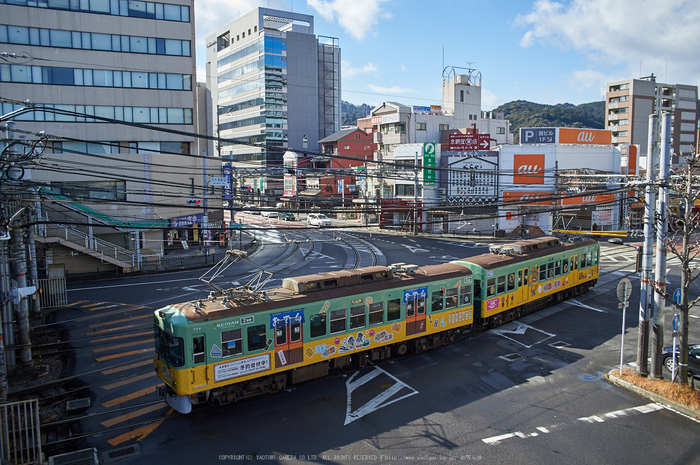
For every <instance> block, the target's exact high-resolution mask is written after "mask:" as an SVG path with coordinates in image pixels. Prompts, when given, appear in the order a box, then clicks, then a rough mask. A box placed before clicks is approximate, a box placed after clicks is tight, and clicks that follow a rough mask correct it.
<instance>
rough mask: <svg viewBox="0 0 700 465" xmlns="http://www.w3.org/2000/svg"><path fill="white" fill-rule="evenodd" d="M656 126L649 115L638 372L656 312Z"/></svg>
mask: <svg viewBox="0 0 700 465" xmlns="http://www.w3.org/2000/svg"><path fill="white" fill-rule="evenodd" d="M655 128H656V115H655V114H652V115H649V139H648V144H647V150H648V151H647V186H646V189H645V192H644V201H645V204H644V246H643V252H642V255H643V260H642V273H641V279H640V294H639V336H638V339H637V369H638V370H639V374H641V375H645V376H646V375H647V374H648V373H649V369H648V361H647V358H648V355H647V354H648V353H649V319H650V317H651V315H652V314H653V312H654V304H653V299H652V294H651V292H652V291H653V284H652V283H653V277H652V274H651V270H652V263H653V243H654V206H655V205H654V204H655V202H656V194H655V192H654V186H653V185H652V184H653V183H654V180H655V173H654V132H655Z"/></svg>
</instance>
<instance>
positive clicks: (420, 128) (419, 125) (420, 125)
mask: <svg viewBox="0 0 700 465" xmlns="http://www.w3.org/2000/svg"><path fill="white" fill-rule="evenodd" d="M425 127H426V124H425V123H416V131H425V130H426V129H425Z"/></svg>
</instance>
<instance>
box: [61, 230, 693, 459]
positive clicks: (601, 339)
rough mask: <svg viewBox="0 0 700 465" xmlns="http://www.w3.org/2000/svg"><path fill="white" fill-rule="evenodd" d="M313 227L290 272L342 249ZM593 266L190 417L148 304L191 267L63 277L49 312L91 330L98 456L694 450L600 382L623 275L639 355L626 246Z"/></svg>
mask: <svg viewBox="0 0 700 465" xmlns="http://www.w3.org/2000/svg"><path fill="white" fill-rule="evenodd" d="M314 234H316V235H317V236H313V237H312V239H314V240H315V242H314V245H313V249H311V248H310V247H311V245H310V243H302V244H300V251H299V252H297V254H298V255H300V256H301V255H303V254H305V253H307V252H308V255H307V257H306V259H304V260H302V261H300V262H299V263H297V264H296V265H295V266H293V267H292V268H290V269H289V270H288V271H286V272H289V273H293V274H306V273H315V272H319V271H322V270H323V271H327V270H329V269H334V267H342V266H343V265H344V264H345V263H347V262H348V260H349V259H350V258H351V255H352V254H351V251H350V250H349V249H348V247H347V246H344V245H343V244H341V243H338V241H337V240H336V239H335V238H334V237H333V235H332V234H333V233H331V232H329V231H318V232H314ZM329 234H330V236H328V235H329ZM351 234H353V235H357V237H358V238H359V239H362V240H365V241H367V242H369V243H371V244H373V245H374V247H375V248H376V249H377V250H378V251H379V252H380V253H379V257H378V259H379V260H383V261H385V262H386V263H395V262H406V263H414V264H417V265H424V264H429V263H436V262H442V261H447V260H451V259H455V258H460V257H466V256H469V255H473V254H475V253H482V252H484V251H485V245H486V244H487V243H488V239H485V240H484V242H483V243H480V244H474V243H472V242H466V241H458V242H453V241H450V240H448V239H446V238H422V237H419V238H414V237H402V236H395V235H379V234H372V237H369V235H365V233H359V232H354V233H351ZM268 235H269V237H268ZM260 237H261V239H263V236H262V235H261V236H260ZM280 237H281V236H279V235H278V234H277V233H276V232H274V231H270V232H266V233H265V237H264V239H265V240H267V241H268V244H267V245H266V246H265V247H263V250H261V251H260V252H259V254H255V256H254V258H255V260H256V262H259V263H265V262H267V261H268V260H272V259H273V257H275V256H279V255H280V254H281V249H282V246H281V244H282V242H283V241H281V240H275V238H277V239H280ZM324 238H325V239H324ZM290 263H291V261H290ZM669 268H670V273H669V282H670V286H671V287H673V286H677V285H678V275H677V270H676V268H674V264H673V263H672V262H671V263H670V264H669ZM251 269H252V268H251ZM601 269H602V276H601V279H600V281H599V284H598V285H597V286H596V287H595V288H594V289H593V290H591V291H590V292H589V293H588V294H586V295H584V296H580V297H579V298H578V299H577V300H569V301H566V302H563V303H560V304H558V305H556V306H553V307H550V308H548V309H545V310H543V311H540V312H538V313H536V314H534V315H529V316H527V317H525V318H523V319H521V320H519V321H517V322H512V323H509V324H506V325H504V326H501V327H499V328H497V329H495V330H490V331H485V332H479V333H474V334H473V335H471V336H470V337H468V338H466V339H464V340H461V341H458V342H456V343H454V344H452V345H449V346H446V347H442V348H439V349H436V350H433V351H429V352H427V353H424V354H419V355H407V356H404V357H401V358H397V359H394V360H392V361H389V362H383V363H381V364H379V365H378V366H374V365H370V366H368V367H366V368H364V369H362V370H350V371H348V372H345V373H343V374H335V375H332V376H329V377H326V378H323V379H319V380H315V381H312V382H309V383H305V384H302V385H298V386H295V387H294V388H293V389H290V390H288V391H286V392H283V393H279V394H275V395H268V396H262V397H257V398H253V399H250V400H247V401H243V402H240V403H238V404H233V405H229V406H225V407H205V408H198V409H195V411H193V412H192V413H191V414H189V415H179V414H177V413H173V412H172V411H171V410H170V409H169V407H168V406H167V405H163V404H162V403H159V401H160V399H159V398H158V397H157V396H156V394H155V386H156V385H157V384H159V383H158V379H157V378H156V377H155V375H154V374H153V371H152V367H151V366H149V364H148V363H149V362H148V360H149V358H150V356H152V343H151V342H150V338H151V336H150V331H151V329H150V320H151V317H150V315H151V314H152V311H153V310H155V309H156V308H158V307H159V306H161V305H164V304H165V303H171V302H178V301H182V300H189V299H192V298H195V297H197V298H201V296H205V295H206V293H207V292H208V289H207V286H206V285H204V284H203V283H201V282H199V281H198V280H197V279H196V278H197V277H198V276H199V275H201V273H202V272H191V271H190V272H180V273H170V274H167V275H157V276H150V277H145V278H143V277H142V278H138V279H132V278H127V279H124V280H118V281H114V282H102V283H90V284H77V285H72V286H71V290H70V292H69V299H70V300H71V301H73V302H75V305H74V307H73V308H72V309H71V310H69V311H65V312H64V314H63V315H59V316H60V317H61V318H64V321H66V320H72V322H71V323H66V325H67V326H68V327H69V332H70V337H71V338H72V339H74V340H75V341H78V340H82V341H87V342H84V343H83V345H84V346H85V347H84V349H82V350H78V351H76V355H75V357H74V359H73V361H74V363H73V364H72V365H71V367H70V369H71V370H72V371H73V372H76V373H83V372H85V371H88V370H90V371H91V374H89V375H84V376H82V377H81V379H82V380H83V382H84V383H86V384H90V385H91V386H92V387H91V388H90V397H91V399H92V407H91V408H90V409H89V410H88V413H89V414H92V415H94V416H92V417H90V418H89V419H88V420H84V421H82V422H80V425H79V426H78V427H77V428H76V434H87V436H86V437H85V439H84V440H83V441H82V443H81V446H91V447H92V446H94V447H97V448H98V451H99V453H100V456H101V458H102V460H103V461H104V462H114V463H125V464H126V463H129V464H131V463H133V464H141V463H152V464H166V463H167V464H180V463H182V464H193V463H195V464H208V463H221V462H229V463H270V464H274V463H326V464H336V463H337V464H344V463H363V464H364V463H367V464H370V463H372V464H373V463H387V464H395V463H435V462H459V463H496V464H506V463H507V464H513V463H543V464H550V463H552V464H553V463H557V464H561V463H564V464H566V463H572V464H574V463H576V464H579V463H620V462H635V463H683V464H690V463H700V423H698V422H697V421H695V420H692V419H689V418H686V417H684V416H682V415H680V414H678V413H675V412H672V411H670V410H668V409H665V408H662V407H660V406H659V405H657V404H654V403H651V402H650V401H648V400H646V399H644V398H642V397H639V396H637V395H636V394H633V393H631V392H629V391H626V390H624V389H622V388H619V387H617V386H613V385H611V384H609V383H608V382H607V381H606V380H605V378H604V373H605V372H606V371H609V370H611V369H612V368H614V367H616V366H618V364H619V359H620V329H621V324H622V321H621V320H622V313H621V310H619V309H618V306H617V297H616V291H615V290H616V286H617V283H618V281H619V280H620V278H622V277H628V278H630V279H631V280H632V282H633V285H634V291H633V294H632V298H631V302H630V304H631V305H630V309H629V310H628V312H627V319H626V322H625V327H626V329H627V336H626V338H625V352H624V355H625V362H626V363H632V362H633V361H634V359H635V353H636V327H637V319H638V305H639V303H638V302H639V299H638V293H639V280H638V279H637V278H636V275H635V273H634V272H633V270H634V250H633V249H631V248H626V247H613V246H610V245H608V244H603V249H602V255H601ZM243 271H247V272H249V271H250V270H243ZM243 271H242V270H236V271H231V272H230V274H227V275H226V274H225V276H224V277H223V278H222V283H224V282H225V283H233V282H238V281H240V279H241V277H242V276H245V273H243ZM273 279H278V277H277V276H275V277H274V278H273ZM271 284H272V281H271ZM694 292H696V293H697V290H695V291H694ZM692 313H693V315H694V317H693V318H691V339H693V340H700V338H699V337H700V329H699V328H698V324H697V316H698V315H700V310H694V311H693V312H692ZM100 315H102V316H100ZM671 317H672V315H667V325H666V328H667V333H668V335H669V337H670V323H671V322H670V318H671ZM97 332H99V333H100V334H99V335H105V336H108V337H110V338H113V337H117V338H118V337H120V336H123V337H125V338H126V337H127V336H134V335H136V334H141V335H140V336H136V337H135V339H133V342H131V343H128V342H123V341H122V340H121V339H109V340H108V341H104V340H102V339H99V341H100V342H90V341H93V340H98V339H97V337H98V336H99V335H98V334H96V333H97ZM110 335H111V336H110ZM125 344H127V345H125ZM149 349H150V350H149ZM108 388H109V389H108Z"/></svg>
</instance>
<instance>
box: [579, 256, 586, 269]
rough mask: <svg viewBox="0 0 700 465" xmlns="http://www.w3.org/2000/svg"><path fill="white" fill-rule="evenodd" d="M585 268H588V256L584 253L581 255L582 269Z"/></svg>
mask: <svg viewBox="0 0 700 465" xmlns="http://www.w3.org/2000/svg"><path fill="white" fill-rule="evenodd" d="M585 266H586V254H585V253H582V254H581V267H580V268H584V267H585Z"/></svg>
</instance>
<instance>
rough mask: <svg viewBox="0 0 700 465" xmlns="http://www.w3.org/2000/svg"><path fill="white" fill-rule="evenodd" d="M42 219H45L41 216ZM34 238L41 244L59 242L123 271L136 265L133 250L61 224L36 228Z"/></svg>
mask: <svg viewBox="0 0 700 465" xmlns="http://www.w3.org/2000/svg"><path fill="white" fill-rule="evenodd" d="M42 220H45V221H46V220H47V219H46V218H42ZM49 221H50V220H49ZM34 238H35V240H36V242H40V243H42V244H60V245H62V246H64V247H68V248H69V249H72V250H75V251H76V252H81V253H84V254H86V255H89V256H91V257H94V258H97V259H98V260H102V261H104V262H107V263H111V264H113V265H116V266H118V267H120V268H122V270H123V271H124V272H130V271H134V270H136V267H137V263H136V260H137V256H136V254H135V253H134V252H132V251H130V250H127V249H124V248H122V247H119V246H117V245H114V244H112V243H110V242H107V241H104V240H102V239H98V238H96V237H94V236H92V237H91V236H89V235H88V234H86V233H84V232H82V231H79V230H77V229H73V228H69V227H68V226H64V225H61V224H54V225H51V226H45V227H40V228H38V231H37V233H36V234H35V235H34Z"/></svg>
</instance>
